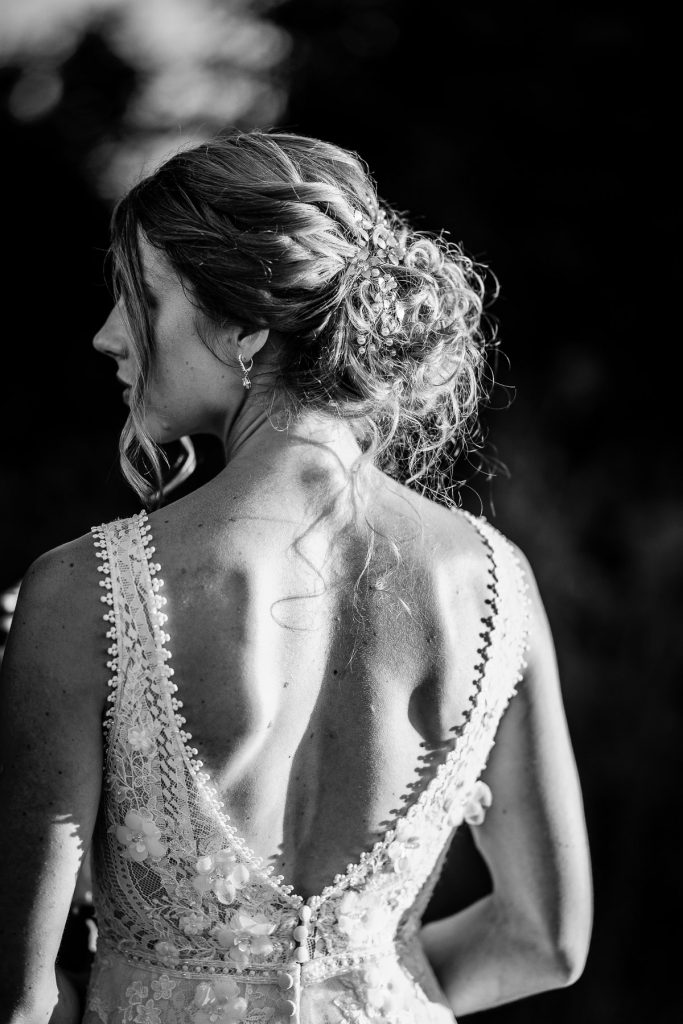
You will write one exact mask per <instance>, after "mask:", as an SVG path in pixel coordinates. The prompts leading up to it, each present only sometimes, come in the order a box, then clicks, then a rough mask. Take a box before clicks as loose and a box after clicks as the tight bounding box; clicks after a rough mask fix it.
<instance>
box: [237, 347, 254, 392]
mask: <svg viewBox="0 0 683 1024" xmlns="http://www.w3.org/2000/svg"><path fill="white" fill-rule="evenodd" d="M237 358H238V359H239V361H240V366H241V367H242V373H243V374H244V376H243V377H242V387H243V388H247V389H249V388H250V387H251V381H250V380H249V371H250V370H251V368H252V366H253V365H254V359H253V356H252V358H251V359H250V360H249V366H245V365H244V360H243V359H242V353H241V352H240V354H239V355H238V357H237Z"/></svg>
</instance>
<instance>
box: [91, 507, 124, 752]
mask: <svg viewBox="0 0 683 1024" xmlns="http://www.w3.org/2000/svg"><path fill="white" fill-rule="evenodd" d="M90 532H91V534H92V537H93V546H94V548H95V549H96V550H95V558H99V559H100V560H101V564H100V565H98V566H97V571H98V572H99V573H102V574H103V577H104V578H103V579H101V580H100V583H99V585H100V586H101V587H104V589H105V590H106V593H105V594H102V595H101V597H100V601H101V602H102V603H103V604H106V605H108V606H109V607H108V610H107V611H106V612H105V613H104V615H103V616H102V618H103V619H104V621H105V622H106V623H107V625H108V627H109V628H108V629H107V631H106V633H105V638H106V639H107V640H110V641H113V643H111V644H110V646H109V647H107V654H108V655H109V660H108V661H107V663H106V665H107V668H108V669H109V671H110V672H111V676H110V677H109V679H108V680H107V686H108V688H109V693H108V694H107V708H106V710H105V713H104V717H103V719H102V729H103V732H104V734H105V736H106V735H107V734H108V733H109V730H110V729H111V727H112V722H113V718H114V704H115V702H116V697H117V694H118V691H119V686H120V683H121V675H120V665H121V655H120V649H119V630H118V628H117V621H116V606H115V603H114V595H113V592H112V591H113V585H112V560H111V551H110V547H109V542H108V538H107V533H106V529H105V527H104V526H93V527H91V529H90Z"/></svg>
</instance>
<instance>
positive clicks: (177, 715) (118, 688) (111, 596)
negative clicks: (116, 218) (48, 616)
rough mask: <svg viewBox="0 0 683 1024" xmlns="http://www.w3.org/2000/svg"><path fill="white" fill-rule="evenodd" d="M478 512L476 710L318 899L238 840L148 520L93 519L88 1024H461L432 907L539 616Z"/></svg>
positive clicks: (501, 543)
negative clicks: (435, 944)
mask: <svg viewBox="0 0 683 1024" xmlns="http://www.w3.org/2000/svg"><path fill="white" fill-rule="evenodd" d="M458 514H464V513H458ZM470 518H471V521H472V523H473V524H474V525H475V526H476V528H477V530H478V532H479V535H480V537H481V539H482V542H483V544H484V546H485V548H486V551H487V557H488V577H489V578H488V581H487V588H488V591H487V592H488V597H487V599H486V604H487V609H488V614H487V615H486V616H485V617H484V618H483V619H482V626H481V646H480V648H479V655H480V661H479V664H478V665H477V666H476V668H475V676H476V677H475V678H474V679H473V682H472V690H471V698H470V706H469V708H468V710H467V711H465V713H464V716H463V721H462V723H461V724H460V725H458V726H457V727H456V728H454V729H453V737H454V738H453V740H452V743H451V749H450V750H449V752H448V754H447V756H446V758H445V760H443V761H442V763H441V764H440V765H439V767H438V769H436V771H435V772H434V774H433V776H432V777H431V779H430V780H429V782H428V783H427V784H426V785H425V786H424V788H422V789H421V791H420V793H419V796H417V797H416V798H415V799H414V801H413V802H412V804H411V805H410V806H409V807H408V808H407V809H406V811H405V813H404V814H402V815H401V816H400V817H398V818H397V819H396V820H395V822H394V823H393V824H392V827H391V828H389V829H388V830H387V831H386V832H385V833H384V834H383V835H382V836H381V838H380V839H379V840H378V841H377V842H376V843H375V845H374V846H373V847H372V849H369V850H367V851H366V852H365V853H363V854H362V855H361V857H360V859H359V860H358V861H357V862H356V863H354V864H349V866H348V867H347V869H346V871H345V872H344V873H343V874H340V875H337V876H336V877H335V878H334V880H333V881H332V882H331V884H330V885H328V886H326V887H325V889H323V891H322V892H321V893H319V894H318V895H316V896H311V897H309V898H308V899H307V900H303V899H302V898H301V897H300V896H299V895H297V893H296V892H294V891H293V888H292V886H291V885H288V884H286V883H285V881H284V878H283V877H282V876H276V875H274V874H273V870H272V868H271V867H268V866H265V865H264V863H263V860H262V859H261V858H259V857H257V856H256V855H255V854H254V853H253V851H252V850H250V849H249V847H248V846H247V844H246V843H245V841H244V840H243V839H242V838H241V837H240V835H238V833H237V831H236V830H235V828H234V827H233V825H232V824H231V821H230V819H229V816H228V814H227V813H226V809H225V807H224V805H223V803H222V801H221V799H220V797H219V795H218V792H217V790H216V788H215V786H214V785H213V783H212V781H211V779H210V778H209V776H208V774H207V773H206V772H205V771H204V770H203V765H202V762H201V761H200V760H199V759H198V752H197V750H196V749H194V748H193V746H192V737H191V736H190V735H189V733H188V732H187V731H186V730H185V728H184V726H185V720H184V718H183V716H182V705H181V702H180V701H179V700H178V699H177V697H176V696H175V693H176V689H177V688H176V686H175V684H174V682H173V678H172V677H173V671H172V669H171V667H170V665H169V663H168V662H169V654H168V650H167V646H166V645H167V644H168V643H169V640H170V638H169V636H168V634H166V633H165V631H164V625H165V623H166V616H165V615H164V612H163V605H164V603H165V600H164V598H163V595H162V593H161V591H162V589H163V584H162V581H161V579H160V578H159V573H160V570H161V567H160V566H159V565H158V563H156V562H155V561H154V557H153V556H154V547H153V544H152V538H151V533H150V529H151V528H150V526H149V524H148V521H147V515H146V513H144V512H142V513H139V514H138V515H136V516H133V517H131V518H129V519H121V520H117V521H114V522H112V523H107V524H105V525H103V526H99V527H94V528H93V536H94V543H95V547H96V554H97V556H98V558H99V565H98V568H99V570H100V574H101V580H100V583H101V586H102V601H103V606H104V619H105V622H106V627H107V628H106V636H107V639H108V643H109V646H108V653H109V662H108V666H109V668H110V670H111V673H112V675H111V679H110V691H109V698H108V701H109V702H108V707H107V712H106V715H105V720H104V729H105V763H104V785H103V794H102V800H101V806H100V812H99V815H98V820H97V824H96V828H95V832H94V835H93V842H92V864H93V881H94V903H95V910H96V917H97V925H98V933H99V934H98V942H97V953H96V956H95V962H94V964H93V970H92V974H91V978H90V983H89V987H88V994H87V1003H86V1012H85V1017H84V1024H233V1022H238V1021H244V1022H246V1024H257V1022H258V1024H265V1022H268V1024H452V1022H453V1021H454V1020H455V1018H454V1015H453V1012H452V1010H451V1009H450V1008H449V1007H448V1005H447V1004H446V1000H445V997H444V996H443V993H442V992H441V990H440V988H439V986H438V983H437V981H436V979H435V977H434V975H433V973H432V971H431V968H430V966H429V963H428V961H427V959H426V957H425V955H424V953H423V951H422V947H421V945H420V942H419V938H418V934H419V930H420V927H421V916H422V914H423V913H424V910H425V908H426V906H427V903H428V902H429V898H430V896H431V893H432V891H433V888H434V885H435V883H436V880H437V878H438V875H439V872H440V869H441V867H442V865H443V861H444V858H445V854H446V851H447V849H448V846H449V843H450V841H451V839H452V837H453V834H454V832H455V830H456V829H457V828H458V826H459V825H460V824H462V822H463V821H465V820H466V821H468V822H470V823H471V824H477V823H479V822H480V821H481V820H482V819H483V817H484V815H485V813H486V808H487V806H488V805H489V804H490V802H491V797H492V795H491V793H490V791H489V790H488V787H487V786H486V785H485V784H484V783H483V782H482V781H481V779H480V776H481V774H482V771H483V769H484V768H485V766H486V761H487V758H488V755H489V752H490V750H491V747H492V745H493V742H494V737H495V733H496V730H497V728H498V724H499V722H500V719H501V716H502V714H503V712H504V710H505V708H506V706H507V703H508V701H509V700H510V698H511V696H512V695H513V694H514V692H515V687H516V684H517V683H518V682H519V680H520V678H521V672H522V669H523V666H524V662H523V657H524V651H525V645H526V633H527V618H528V615H527V604H528V602H527V598H526V583H525V579H524V575H523V572H522V569H521V567H520V565H519V563H518V561H517V559H516V557H515V555H514V552H513V549H512V547H511V545H510V544H509V543H508V542H507V541H506V540H505V538H504V537H503V536H502V535H501V534H500V533H499V532H498V531H497V530H495V529H494V528H493V527H492V526H490V525H489V524H488V523H487V522H486V521H485V520H483V519H475V518H473V517H470ZM493 798H494V799H495V794H493Z"/></svg>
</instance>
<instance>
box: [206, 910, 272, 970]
mask: <svg viewBox="0 0 683 1024" xmlns="http://www.w3.org/2000/svg"><path fill="white" fill-rule="evenodd" d="M276 927H277V925H276V923H275V922H274V921H272V920H271V919H269V918H268V917H266V915H265V914H262V913H247V912H246V911H244V910H239V911H237V912H236V913H233V914H232V915H231V916H230V917H229V918H227V919H226V921H225V924H219V925H216V926H215V928H212V930H211V934H212V935H213V937H214V938H215V939H216V941H217V942H218V944H219V945H220V946H221V947H222V948H223V949H225V950H226V954H225V955H226V956H227V957H228V958H229V959H230V960H231V961H232V962H233V963H234V964H235V965H236V966H238V967H245V966H246V964H247V963H248V962H249V955H250V954H251V955H253V956H269V955H270V954H271V953H272V952H273V948H274V947H273V943H272V940H271V938H270V936H271V935H272V933H273V932H274V931H275V929H276Z"/></svg>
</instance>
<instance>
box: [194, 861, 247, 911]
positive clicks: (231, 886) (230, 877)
mask: <svg viewBox="0 0 683 1024" xmlns="http://www.w3.org/2000/svg"><path fill="white" fill-rule="evenodd" d="M195 872H196V874H195V877H194V878H193V879H192V885H193V886H194V888H195V889H196V890H197V892H198V893H200V894H201V895H202V896H204V895H205V894H206V893H208V892H213V893H214V895H215V897H216V899H217V900H218V902H219V903H223V904H224V905H227V904H228V903H232V901H233V900H234V899H235V896H236V894H237V890H238V889H241V888H242V886H243V885H246V884H247V882H248V881H249V877H250V876H249V869H248V868H247V867H246V865H244V864H240V863H239V862H238V861H237V858H236V857H235V856H234V854H233V853H232V852H231V851H230V850H219V851H218V853H213V854H209V855H207V856H206V857H200V858H199V860H198V861H197V863H196V864H195Z"/></svg>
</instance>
